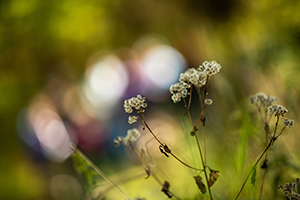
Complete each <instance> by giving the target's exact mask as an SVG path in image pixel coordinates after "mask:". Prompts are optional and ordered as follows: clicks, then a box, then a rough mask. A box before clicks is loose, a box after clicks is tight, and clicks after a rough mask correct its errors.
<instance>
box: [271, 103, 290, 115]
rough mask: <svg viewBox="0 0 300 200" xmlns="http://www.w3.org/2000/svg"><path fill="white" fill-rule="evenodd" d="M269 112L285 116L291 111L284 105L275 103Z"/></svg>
mask: <svg viewBox="0 0 300 200" xmlns="http://www.w3.org/2000/svg"><path fill="white" fill-rule="evenodd" d="M268 112H269V114H270V115H273V114H274V115H275V116H282V117H284V116H285V115H286V114H287V113H288V112H289V111H288V110H287V109H286V108H285V107H284V106H282V105H273V106H269V107H268Z"/></svg>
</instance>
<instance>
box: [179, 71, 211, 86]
mask: <svg viewBox="0 0 300 200" xmlns="http://www.w3.org/2000/svg"><path fill="white" fill-rule="evenodd" d="M206 76H207V75H206V73H205V72H201V71H198V70H196V69H195V68H190V69H188V70H186V71H185V72H184V73H181V74H180V78H179V81H180V82H185V83H188V84H192V85H194V86H196V87H202V86H203V85H205V83H206Z"/></svg>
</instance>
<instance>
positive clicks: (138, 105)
mask: <svg viewBox="0 0 300 200" xmlns="http://www.w3.org/2000/svg"><path fill="white" fill-rule="evenodd" d="M146 107H147V103H146V99H145V97H142V96H141V95H137V97H132V98H130V99H126V100H125V101H124V109H125V112H126V113H132V111H133V109H132V108H134V109H135V110H136V112H137V113H144V112H145V110H144V109H143V108H146ZM136 120H137V116H132V117H131V118H129V119H128V122H129V121H130V122H131V124H132V123H134V122H136ZM130 122H129V123H130Z"/></svg>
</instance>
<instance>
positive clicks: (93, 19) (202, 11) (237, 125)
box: [0, 0, 300, 199]
mask: <svg viewBox="0 0 300 200" xmlns="http://www.w3.org/2000/svg"><path fill="white" fill-rule="evenodd" d="M299 8H300V1H283V0H275V1H267V0H262V1H250V0H244V1H238V0H228V1H217V0H213V1H205V0H198V1H197V0H191V1H180V0H165V1H158V0H153V1H148V0H142V1H141V0H140V1H136V0H131V1H127V0H122V1H121V0H110V1H107V0H101V1H99V0H90V1H79V0H61V1H38V0H26V1H25V0H7V1H0V93H1V98H0V133H1V151H0V157H1V161H0V163H1V165H0V172H1V175H0V199H76V198H81V197H82V198H85V199H90V198H91V196H87V197H86V196H85V195H84V194H83V193H84V191H86V182H85V180H84V179H83V177H81V176H79V175H77V174H76V172H75V170H74V169H73V166H72V162H71V161H70V159H67V156H68V150H66V149H63V148H62V147H61V146H60V145H61V144H59V145H58V146H57V145H56V143H55V139H56V138H58V139H59V137H60V136H61V135H60V134H59V133H60V132H59V131H62V130H63V133H64V134H65V133H68V134H67V135H69V136H70V137H66V138H67V139H66V138H62V140H63V141H69V140H71V141H73V142H75V143H77V144H78V146H79V148H81V149H82V150H83V151H84V152H85V153H86V154H87V155H89V156H90V157H91V158H92V160H93V161H95V162H96V163H97V165H99V166H101V169H103V171H105V172H106V173H107V174H109V175H111V176H116V177H118V174H119V173H121V172H120V171H121V170H125V169H129V170H130V169H133V166H139V165H138V161H136V160H135V159H134V158H131V157H130V156H132V155H127V154H124V151H123V150H122V149H121V148H118V149H116V148H114V147H113V143H112V140H113V138H114V137H115V136H116V135H125V134H126V130H127V129H128V128H130V127H131V126H129V125H128V124H127V122H126V120H127V116H126V115H125V114H124V113H123V108H122V102H123V100H124V99H125V98H128V97H131V96H135V95H136V94H138V93H142V94H143V96H146V98H148V97H149V98H150V100H149V109H150V111H149V118H151V119H153V120H155V119H161V121H163V122H165V124H163V123H162V124H159V120H158V122H155V121H154V122H153V124H154V126H155V125H157V126H158V127H160V129H158V132H166V133H164V135H167V134H170V133H169V132H170V131H169V130H168V128H170V127H165V126H167V125H168V123H174V124H176V127H178V130H177V132H178V134H179V135H180V133H181V132H182V131H181V130H182V125H181V124H180V123H181V122H180V120H179V119H181V117H182V115H181V114H182V113H183V112H184V111H182V109H183V107H180V106H177V105H172V102H171V100H170V95H169V94H168V93H167V92H168V88H167V85H163V84H166V83H169V82H172V81H173V79H172V77H169V78H170V79H167V78H166V77H165V75H166V74H168V73H164V74H163V75H164V76H162V74H159V73H161V72H160V71H154V72H153V71H151V69H152V67H150V68H145V70H144V71H143V70H142V72H144V74H147V73H149V74H151V73H152V72H153V74H154V75H155V76H154V78H155V77H160V78H159V80H154V79H153V77H152V78H151V77H150V76H149V77H144V74H142V73H140V72H141V70H140V66H142V64H143V63H145V62H146V61H147V59H148V58H149V57H147V56H150V58H151V55H152V54H150V53H149V52H150V51H151V50H153V49H154V47H162V48H165V49H164V50H166V51H167V50H168V51H170V52H171V53H173V54H172V55H173V56H174V55H175V57H174V60H175V61H174V60H173V59H172V58H173V57H172V56H170V57H168V58H169V60H167V61H165V60H164V61H162V62H167V64H168V63H171V64H174V63H175V64H174V66H175V65H176V66H177V64H178V63H179V64H178V66H179V67H177V68H176V70H177V71H176V70H175V71H176V73H177V74H176V73H175V72H174V73H173V75H174V74H175V75H178V76H179V73H180V72H181V71H183V70H184V69H185V68H186V67H197V66H198V65H199V64H201V63H202V62H203V61H205V60H208V61H209V60H216V61H217V62H218V63H220V64H221V66H222V69H221V73H220V74H218V75H216V76H215V77H213V80H212V82H211V85H210V95H211V98H212V99H213V100H214V104H213V106H212V108H211V111H210V112H208V114H207V121H208V125H207V127H208V128H207V134H208V135H209V136H208V144H209V145H208V163H210V164H209V165H211V167H212V168H214V169H215V168H216V169H218V170H220V171H221V174H220V178H219V180H218V182H217V183H216V185H215V186H214V187H213V193H214V192H215V195H216V199H230V198H232V197H233V196H234V194H235V193H236V191H237V188H238V187H239V185H241V183H242V179H243V178H241V177H243V176H244V175H245V173H246V172H247V170H249V167H250V166H251V164H252V163H253V162H254V160H255V158H257V156H258V155H259V153H260V152H261V151H262V149H263V146H264V142H265V141H264V136H263V135H262V134H263V128H262V125H261V124H259V123H260V121H259V120H258V119H257V117H256V115H255V109H254V108H252V107H251V105H248V97H249V95H252V94H254V93H256V92H259V91H263V92H265V93H267V94H272V95H275V96H277V97H278V99H279V103H280V104H282V105H284V106H285V107H286V108H288V109H289V111H290V113H289V118H292V119H294V120H295V127H294V128H293V129H290V130H289V131H288V132H287V134H285V135H284V136H282V139H280V140H279V141H278V144H276V145H275V147H274V149H273V150H272V153H271V156H272V157H271V158H273V160H270V163H271V165H272V166H274V167H273V168H272V167H270V168H271V169H270V170H269V172H268V173H267V179H266V186H265V194H264V196H265V199H284V198H283V196H282V194H280V193H279V192H277V185H276V184H277V183H286V182H292V181H294V179H295V178H297V177H299V176H300V173H299V171H300V169H299V167H300V163H299V156H297V155H299V153H300V152H299V139H300V134H299V125H298V124H299V123H298V122H299V112H298V111H299V109H300V106H299V103H298V102H299V101H300V82H299V75H300V73H299V72H300V67H299V63H300V56H299V55H300V12H299ZM145 38H146V39H145ZM163 55H164V56H163V58H166V57H167V56H166V55H169V54H163ZM178 55H179V56H178ZM150 58H149V59H150ZM166 59H167V58H166ZM99 60H100V61H99ZM98 61H99V62H100V64H101V62H102V61H103V62H108V63H117V64H116V65H114V64H112V66H114V68H113V69H114V70H115V71H109V70H107V71H105V70H104V71H101V69H100V67H99V68H95V66H96V65H97V62H98ZM157 62H159V61H157ZM157 62H156V64H158V65H159V63H157ZM95 63H96V64H95ZM102 64H103V63H102ZM119 66H122V67H121V68H120V67H119ZM95 69H97V70H98V71H97V70H95ZM109 69H110V68H109ZM171 69H172V70H173V68H172V66H171ZM139 70H140V71H139ZM149 70H150V71H149ZM168 70H169V69H168ZM110 72H112V73H113V74H115V75H111V73H110ZM164 72H165V71H164ZM167 72H168V71H167ZM94 74H96V75H95V77H94ZM124 74H127V75H124ZM97 77H98V78H97ZM99 77H100V78H99ZM101 77H102V78H103V80H104V79H105V80H106V79H109V80H111V81H113V82H101V81H102V79H101ZM165 78H166V80H169V82H168V81H166V83H164V82H163V80H164V79H165ZM99 79H100V80H99ZM152 79H153V80H152ZM161 80H162V82H159V81H161ZM106 81H108V80H106ZM104 83H109V84H110V86H111V87H110V89H109V88H105V87H104V85H105V84H104ZM97 84H98V85H99V88H95V85H97ZM101 84H104V85H101ZM114 84H116V86H115V85H114ZM151 84H152V85H151ZM159 84H161V85H159ZM154 86H156V87H154ZM115 87H116V88H118V89H116V90H115V89H114V88H115ZM102 88H104V90H105V91H104V93H107V94H108V95H107V96H109V95H111V98H115V101H113V102H114V104H112V105H111V106H109V105H108V104H107V102H109V101H112V100H111V99H109V98H108V97H107V96H101V95H103V91H102V90H101V89H102ZM93 92H96V94H94V93H93ZM97 92H98V93H97ZM91 94H93V95H94V96H93V97H91ZM114 95H115V96H114ZM156 95H157V97H156ZM106 97H107V99H106ZM101 99H104V100H103V102H102V101H100V100H101ZM107 105H108V106H107ZM106 106H107V107H108V108H109V109H106V110H105V107H106ZM41 111H43V112H41ZM158 111H164V112H165V113H168V116H165V118H161V116H162V115H161V114H160V115H157V112H158ZM45 113H48V114H45ZM49 113H50V114H49ZM151 113H152V115H151ZM45 116H46V118H47V120H48V118H50V117H49V116H51V117H53V119H55V120H56V121H54V122H55V123H57V124H58V126H64V127H65V128H63V129H56V128H57V127H58V126H53V127H54V128H53V127H52V126H51V127H50V128H49V127H48V129H47V131H48V132H47V133H49V132H56V133H57V134H56V135H54V136H53V135H52V136H49V135H47V136H44V135H37V136H36V135H35V134H36V133H34V132H37V129H38V128H39V125H40V124H43V123H46V124H47V123H50V122H49V121H47V120H46V121H45V118H43V117H45ZM170 116H172V118H171V119H170V120H166V119H169V118H168V117H170ZM174 116H175V117H174ZM40 119H41V120H44V121H42V122H40V121H39V123H40V124H36V123H38V122H37V121H38V120H40ZM51 119H52V118H51ZM172 120H173V121H172ZM51 122H52V121H51ZM156 123H158V124H156ZM169 126H170V124H169ZM174 126H175V125H174ZM52 128H53V129H52ZM66 130H67V131H66ZM243 132H247V134H249V138H248V139H247V140H245V141H244V140H243V139H241V138H240V133H243ZM249 132H250V133H249ZM50 135H51V134H50ZM48 136H49V137H48ZM169 137H171V136H168V137H166V138H167V139H166V140H168V138H169ZM181 137H182V135H181ZM49 138H50V139H49ZM70 138H71V139H70ZM179 138H180V137H179ZM48 140H51V141H52V143H50V144H48V143H43V141H48ZM98 140H99V141H98ZM147 140H149V138H148V139H145V140H143V141H144V143H145V141H147ZM241 140H243V141H242V142H245V150H247V151H245V152H244V150H240V152H239V155H238V156H245V155H246V156H245V158H244V159H245V160H243V159H242V158H237V157H236V156H237V153H236V152H237V151H236V150H237V149H241V147H239V145H238V141H241ZM53 141H54V142H53ZM59 141H60V140H59ZM95 141H96V142H95ZM171 141H172V140H171ZM171 141H170V142H171ZM174 141H177V142H178V139H177V140H176V139H174ZM171 143H172V142H171ZM152 146H154V147H153V151H154V152H156V151H157V147H156V144H155V143H154V144H152ZM188 146H192V144H189V143H186V144H182V145H178V144H176V145H175V143H174V146H172V147H173V149H174V151H178V152H181V154H182V156H183V157H184V158H186V159H189V156H188V155H185V153H182V152H185V149H186V148H187V147H188ZM56 148H58V149H59V148H62V149H59V152H62V151H64V152H65V151H66V152H67V153H66V154H64V155H63V156H62V157H61V155H60V154H59V152H58V154H57V155H56V154H55V153H53V152H52V150H53V149H56ZM191 148H193V147H191ZM247 152H248V153H247ZM56 153H57V152H56ZM195 154H196V153H195ZM224 154H226V155H224ZM127 156H129V157H127ZM193 158H195V157H192V158H190V159H191V160H194V159H193ZM271 158H270V159H271ZM275 158H276V159H275ZM239 159H240V160H239ZM241 159H242V161H241ZM128 161H129V162H128ZM157 162H158V163H160V162H162V165H164V164H165V161H162V160H160V161H157ZM170 162H172V161H170ZM193 162H195V163H196V164H197V163H198V164H199V162H198V161H195V160H194V161H193ZM235 163H239V165H235ZM172 165H173V164H172ZM237 166H239V167H237ZM131 167H132V168H131ZM166 167H168V165H167V166H166ZM166 167H164V169H165V171H167V170H166ZM235 167H237V168H238V169H236V168H235ZM179 169H181V167H180V166H178V171H180V170H179ZM140 170H141V174H142V175H143V169H142V168H140ZM182 170H183V169H182ZM124 173H125V174H126V173H128V172H124ZM177 173H178V176H179V177H181V176H183V177H184V176H185V175H184V172H182V173H181V172H177ZM237 173H240V174H237ZM180 174H181V175H180ZM190 175H191V173H190ZM132 176H135V175H132ZM173 176H176V173H175V172H174V174H173V175H172V177H173ZM191 177H192V176H191ZM140 179H143V178H140ZM174 179H175V178H174ZM176 180H177V179H176ZM180 180H181V179H180ZM135 181H136V180H134V181H132V182H133V183H132V184H131V183H128V184H127V185H129V186H128V188H127V190H128V193H129V194H131V195H132V197H138V196H143V197H146V198H147V199H164V198H166V197H165V196H164V195H163V194H161V192H160V188H159V187H157V188H154V191H157V193H158V196H151V194H153V191H152V190H150V189H149V190H148V191H149V193H150V194H149V193H147V190H146V189H147V187H148V186H147V182H145V181H144V180H140V181H142V182H143V184H144V185H138V186H139V188H137V187H136V185H135V186H134V187H133V186H132V185H134V184H139V182H138V181H136V182H135ZM188 181H191V182H193V180H187V182H188ZM175 182H176V181H175ZM191 182H189V183H190V184H193V183H191ZM258 183H259V182H258ZM59 184H61V185H59ZM79 184H80V185H81V186H79ZM120 184H122V183H120ZM153 185H155V183H153ZM249 185H250V184H249ZM142 186H143V187H142ZM124 187H126V186H124ZM153 187H154V186H153ZM181 187H182V188H183V191H181V192H179V194H181V196H182V198H183V199H185V198H186V199H188V198H193V196H194V194H195V192H194V193H193V192H191V194H188V191H189V189H188V188H185V187H183V186H182V185H180V184H178V185H176V187H175V188H176V191H180V190H181ZM191 187H195V186H194V185H193V186H191ZM258 187H259V184H258ZM74 188H75V189H74ZM76 188H77V189H76ZM78 188H79V189H78ZM145 188H146V189H145ZM185 190H186V192H185ZM196 194H197V192H196ZM257 194H258V190H255V189H253V187H252V188H251V186H249V188H248V189H247V190H246V191H245V193H244V194H242V196H243V197H244V199H251V198H255V197H257ZM111 195H113V194H111ZM147 195H150V196H147ZM114 198H118V197H114V196H109V195H108V196H107V199H114ZM241 199H242V198H241Z"/></svg>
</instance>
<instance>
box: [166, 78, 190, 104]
mask: <svg viewBox="0 0 300 200" xmlns="http://www.w3.org/2000/svg"><path fill="white" fill-rule="evenodd" d="M190 87H191V86H190V85H189V84H187V83H185V82H179V83H175V84H173V85H171V87H170V92H171V94H172V97H171V98H172V100H173V102H174V103H177V102H179V101H181V98H185V97H186V96H187V94H188V91H187V88H190Z"/></svg>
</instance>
